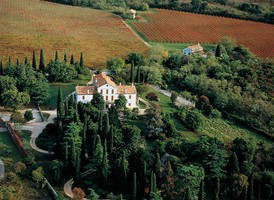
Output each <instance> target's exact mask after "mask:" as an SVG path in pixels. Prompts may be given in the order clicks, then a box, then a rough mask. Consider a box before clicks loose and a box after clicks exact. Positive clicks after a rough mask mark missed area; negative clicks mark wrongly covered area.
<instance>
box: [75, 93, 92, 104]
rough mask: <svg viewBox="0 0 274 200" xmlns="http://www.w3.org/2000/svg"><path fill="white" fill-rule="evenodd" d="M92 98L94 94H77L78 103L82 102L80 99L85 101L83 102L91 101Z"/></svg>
mask: <svg viewBox="0 0 274 200" xmlns="http://www.w3.org/2000/svg"><path fill="white" fill-rule="evenodd" d="M83 96H84V99H83ZM92 98H93V95H92V94H86V95H81V94H80V95H78V94H76V101H77V103H78V102H80V101H81V102H83V103H88V102H90V101H91V99H92Z"/></svg>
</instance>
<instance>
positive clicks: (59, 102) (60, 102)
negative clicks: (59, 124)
mask: <svg viewBox="0 0 274 200" xmlns="http://www.w3.org/2000/svg"><path fill="white" fill-rule="evenodd" d="M63 115H64V102H63V93H62V89H61V87H59V90H58V96H57V118H58V119H61V118H62V117H63Z"/></svg>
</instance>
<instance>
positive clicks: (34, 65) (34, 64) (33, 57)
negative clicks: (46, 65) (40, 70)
mask: <svg viewBox="0 0 274 200" xmlns="http://www.w3.org/2000/svg"><path fill="white" fill-rule="evenodd" d="M32 68H33V69H34V70H37V67H36V55H35V51H33V53H32Z"/></svg>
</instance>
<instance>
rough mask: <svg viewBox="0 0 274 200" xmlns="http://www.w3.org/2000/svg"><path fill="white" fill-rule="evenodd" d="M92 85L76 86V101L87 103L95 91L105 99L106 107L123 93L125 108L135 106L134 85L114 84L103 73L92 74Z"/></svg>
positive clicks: (135, 93)
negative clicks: (125, 100)
mask: <svg viewBox="0 0 274 200" xmlns="http://www.w3.org/2000/svg"><path fill="white" fill-rule="evenodd" d="M91 83H92V85H89V86H76V87H75V96H76V100H77V102H80V101H81V102H83V103H87V102H90V101H91V100H92V98H93V95H94V94H95V93H100V94H101V95H102V96H103V98H104V101H105V105H106V108H109V107H110V106H111V105H112V104H114V101H115V99H118V96H119V95H120V94H123V95H124V96H125V97H126V99H127V103H126V107H127V108H135V107H137V104H136V101H137V91H136V87H135V85H133V84H132V85H122V84H121V83H120V84H119V85H116V84H115V83H114V82H113V81H112V80H111V79H110V77H109V76H107V75H105V74H104V73H100V74H98V75H93V77H92V81H91Z"/></svg>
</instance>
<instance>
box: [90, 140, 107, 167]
mask: <svg viewBox="0 0 274 200" xmlns="http://www.w3.org/2000/svg"><path fill="white" fill-rule="evenodd" d="M103 154H104V148H103V145H102V143H101V138H100V135H97V138H96V147H95V152H94V154H93V158H92V160H91V164H90V165H89V167H91V168H93V169H96V170H98V171H101V168H102V163H103V156H104V155H103Z"/></svg>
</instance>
